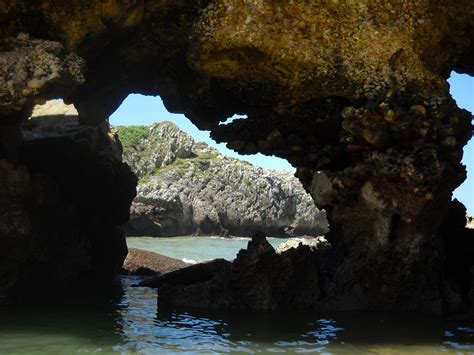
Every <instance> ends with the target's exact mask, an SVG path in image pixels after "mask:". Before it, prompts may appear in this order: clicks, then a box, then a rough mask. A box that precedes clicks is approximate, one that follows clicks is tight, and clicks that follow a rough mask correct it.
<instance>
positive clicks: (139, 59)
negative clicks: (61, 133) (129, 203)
mask: <svg viewBox="0 0 474 355" xmlns="http://www.w3.org/2000/svg"><path fill="white" fill-rule="evenodd" d="M0 23H1V26H0V38H1V44H0V49H1V56H0V60H1V61H2V63H5V65H3V66H2V69H0V70H1V71H0V83H1V84H2V88H3V89H2V92H1V93H0V108H1V112H0V125H2V132H5V133H2V135H1V137H2V138H1V141H2V146H3V148H2V149H0V151H3V153H2V154H3V155H4V156H5V157H6V158H7V159H8V160H10V161H11V160H13V161H14V160H15V159H17V158H16V155H17V152H18V149H20V148H19V147H21V146H22V138H21V134H20V132H19V129H18V125H19V122H20V121H21V120H23V119H25V118H26V117H27V115H28V112H29V111H30V110H31V107H32V105H33V104H34V103H36V102H38V101H41V100H44V99H47V98H51V97H57V96H61V97H64V98H65V99H66V101H68V102H73V103H74V104H75V106H76V107H77V109H78V111H79V116H80V122H81V124H83V125H89V126H98V125H100V123H101V122H103V121H105V120H106V119H107V117H108V116H109V115H110V113H112V112H113V111H114V110H115V109H116V108H117V107H118V105H119V104H120V103H121V102H122V100H123V99H124V98H125V97H126V96H127V95H128V94H129V93H131V92H136V93H142V94H148V95H160V96H161V97H162V98H163V100H164V102H165V105H166V106H167V108H168V109H169V110H170V111H172V112H180V113H184V114H186V115H187V116H188V117H189V118H190V119H191V120H192V121H193V122H194V123H195V124H196V125H197V126H198V127H199V128H201V129H208V130H211V132H212V136H213V137H214V138H215V139H216V140H217V141H219V142H228V146H229V147H230V148H232V149H234V150H236V151H237V152H239V153H243V154H252V153H257V152H262V153H264V154H273V155H277V156H280V157H283V158H285V159H288V161H289V162H290V163H292V164H293V165H294V166H295V167H297V176H298V177H299V178H300V179H301V181H302V182H303V184H304V186H305V188H306V189H307V190H308V191H309V192H310V193H311V194H312V196H313V198H314V200H315V203H316V204H317V206H318V207H319V208H325V209H326V211H327V215H328V219H329V222H330V224H331V232H330V233H329V235H328V238H329V239H330V240H331V243H332V245H333V255H332V258H331V261H328V266H327V268H328V269H329V270H330V272H329V273H325V275H326V276H321V277H325V278H326V280H324V282H322V283H321V285H323V286H321V287H323V288H324V290H323V292H320V293H319V294H320V295H321V296H320V297H321V307H322V308H324V307H326V308H328V309H374V310H379V309H383V310H396V311H406V310H423V311H426V312H431V313H433V312H435V313H440V312H444V311H446V310H448V311H449V310H451V311H455V310H460V309H462V308H465V307H467V303H468V301H467V300H466V297H467V294H466V292H464V291H459V290H462V289H465V288H466V287H467V288H469V287H470V285H467V284H465V285H458V283H459V282H458V281H456V280H453V279H452V278H451V277H450V276H449V273H448V272H447V271H446V269H447V266H446V265H447V263H448V261H447V259H449V258H448V257H447V252H446V244H447V243H449V238H446V237H442V236H441V235H440V233H439V226H440V223H441V221H443V218H444V217H445V216H446V215H447V212H448V210H449V208H450V200H451V193H452V191H453V190H454V189H455V188H456V187H457V186H459V184H461V183H462V181H463V180H464V179H465V174H466V173H465V168H464V167H463V166H462V165H461V163H460V161H461V158H462V147H463V146H464V145H465V144H466V142H467V141H468V140H469V139H470V137H471V135H472V123H471V120H472V117H471V115H470V114H469V113H468V112H467V111H465V110H461V109H459V108H458V107H457V106H456V104H455V102H454V100H453V99H452V98H451V96H450V94H449V86H448V84H447V82H446V79H447V77H448V76H449V74H450V72H451V71H452V70H456V71H458V72H463V73H467V74H470V75H474V62H473V55H472V53H473V44H472V43H473V41H474V31H473V28H474V4H473V3H472V1H470V0H460V1H456V2H453V1H447V0H446V1H438V0H410V1H404V2H403V3H401V2H400V1H352V0H345V1H342V0H332V1H314V2H309V1H304V0H292V1H290V0H281V1H280V0H278V1H277V0H246V1H238V0H214V1H211V0H207V1H205V0H202V1H185V0H178V1H167V0H165V1H150V2H145V1H140V0H135V1H132V0H130V1H118V0H111V1H107V2H101V1H94V0H91V1H87V2H73V3H71V2H67V1H61V0H59V1H54V2H52V1H42V2H38V3H35V4H31V3H30V2H27V1H22V0H17V1H13V0H9V1H7V0H0ZM38 58H40V60H38ZM7 88H8V89H7ZM234 113H239V114H246V115H247V117H248V118H247V119H241V120H235V121H233V122H232V123H231V124H228V125H219V122H220V121H225V120H226V119H227V118H228V117H230V116H232V115H233V114H234ZM103 208H106V207H105V206H102V207H101V209H103ZM446 223H448V222H446ZM461 229H462V227H461ZM328 274H330V276H328Z"/></svg>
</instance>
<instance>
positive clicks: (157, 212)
mask: <svg viewBox="0 0 474 355" xmlns="http://www.w3.org/2000/svg"><path fill="white" fill-rule="evenodd" d="M115 128H116V129H117V131H118V133H119V137H120V140H121V141H122V144H123V160H124V161H125V162H126V163H128V164H129V165H130V167H131V168H132V170H133V172H135V174H136V175H137V176H138V177H139V183H138V188H137V197H136V199H135V201H134V203H133V205H132V209H131V218H130V222H129V223H128V224H127V225H126V226H125V229H126V233H127V235H129V236H132V235H133V236H154V237H171V236H179V235H220V236H241V237H248V236H250V235H251V234H252V233H253V232H254V231H257V230H259V231H262V232H264V233H266V234H268V235H270V236H274V237H294V236H318V235H322V234H324V233H325V232H326V229H327V222H326V217H325V213H324V212H323V211H320V210H318V209H317V208H316V207H315V205H314V202H313V201H312V199H311V197H310V195H309V194H307V193H306V192H305V190H304V189H303V187H302V185H301V184H300V182H299V181H298V180H297V179H296V178H295V177H294V176H293V175H292V174H291V173H290V172H286V171H278V170H265V169H262V168H260V167H256V166H254V165H252V164H250V163H248V162H245V161H241V160H238V159H235V158H231V157H227V156H225V155H223V154H221V153H219V152H218V151H217V150H216V149H214V148H212V147H210V146H208V145H207V144H206V143H203V142H196V141H194V139H193V138H192V137H191V136H190V135H189V134H187V133H185V132H183V131H181V130H180V129H179V128H178V127H177V126H176V125H175V124H174V123H172V122H161V123H157V124H154V125H152V126H119V127H115Z"/></svg>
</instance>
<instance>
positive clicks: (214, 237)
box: [209, 236, 252, 240]
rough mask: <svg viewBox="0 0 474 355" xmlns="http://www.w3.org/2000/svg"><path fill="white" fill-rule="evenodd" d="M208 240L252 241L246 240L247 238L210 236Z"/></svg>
mask: <svg viewBox="0 0 474 355" xmlns="http://www.w3.org/2000/svg"><path fill="white" fill-rule="evenodd" d="M209 238H210V239H220V240H251V239H252V238H247V237H220V236H212V237H209Z"/></svg>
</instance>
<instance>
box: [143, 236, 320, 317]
mask: <svg viewBox="0 0 474 355" xmlns="http://www.w3.org/2000/svg"><path fill="white" fill-rule="evenodd" d="M145 285H147V286H152V287H158V294H159V296H158V297H159V298H158V304H159V307H160V308H163V309H167V308H171V309H173V308H195V309H215V310H233V311H237V310H239V311H259V312H267V311H274V310H277V309H293V310H296V309H311V308H315V307H316V305H317V302H318V297H319V285H318V263H317V253H316V252H314V251H312V250H311V248H310V247H309V246H299V247H298V248H296V249H295V248H291V249H290V250H288V251H286V252H284V253H282V254H276V253H275V250H274V249H273V247H272V246H271V245H270V244H269V243H268V241H267V240H266V238H265V235H263V234H260V233H257V234H256V235H254V237H253V238H252V240H251V241H250V242H249V243H248V246H247V249H242V250H241V251H240V252H239V253H238V255H237V258H236V259H235V261H234V262H232V263H231V262H228V261H225V260H214V261H211V262H208V263H203V264H197V265H193V266H189V267H187V268H184V269H181V270H178V271H175V272H172V273H168V274H166V275H163V276H158V277H157V278H155V279H153V280H152V281H149V282H146V283H145Z"/></svg>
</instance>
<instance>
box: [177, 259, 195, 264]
mask: <svg viewBox="0 0 474 355" xmlns="http://www.w3.org/2000/svg"><path fill="white" fill-rule="evenodd" d="M181 260H182V261H183V262H185V263H186V264H197V263H198V262H197V261H196V260H194V259H186V258H182V259H181Z"/></svg>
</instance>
